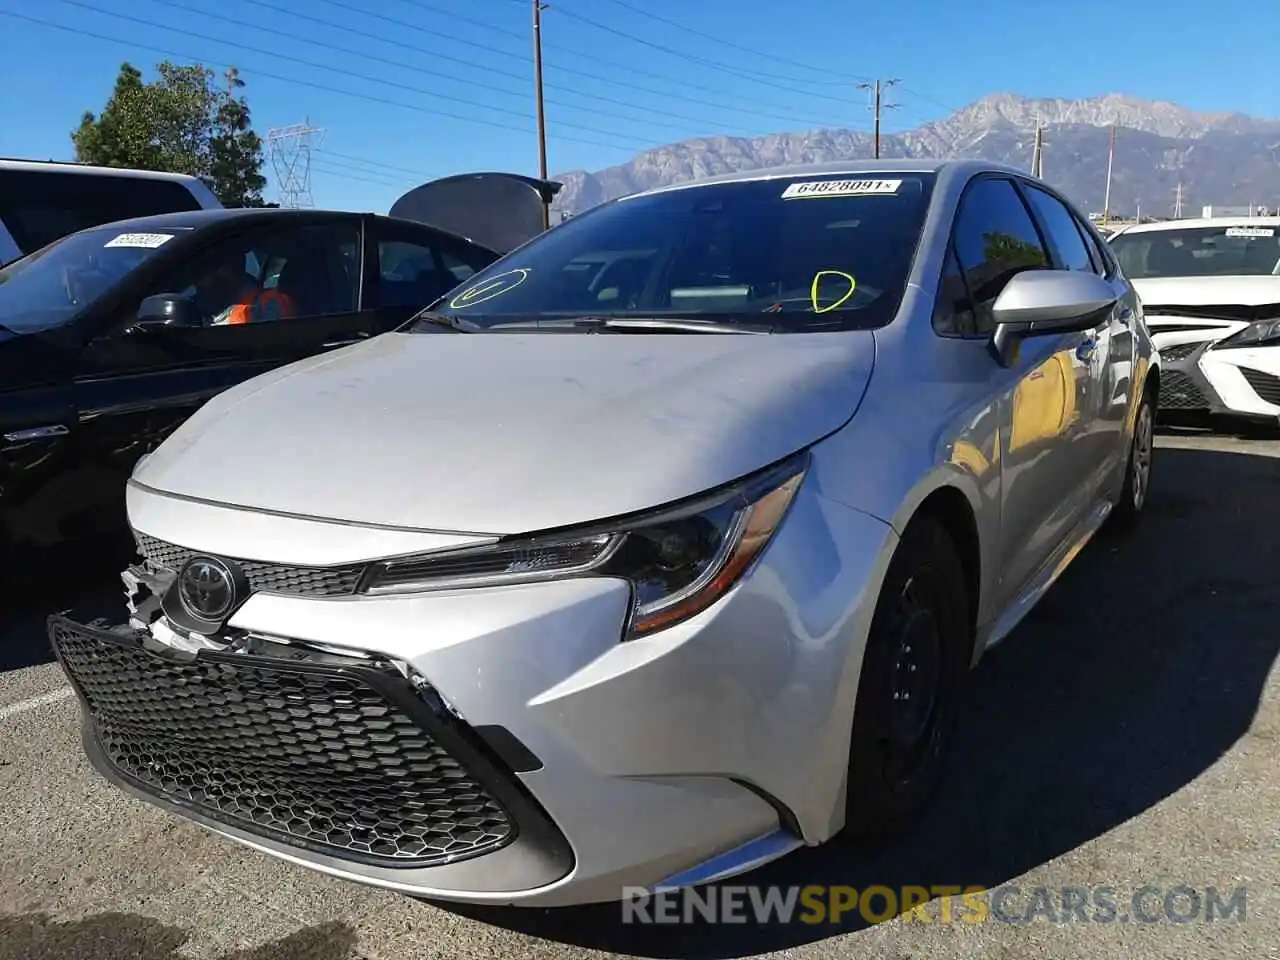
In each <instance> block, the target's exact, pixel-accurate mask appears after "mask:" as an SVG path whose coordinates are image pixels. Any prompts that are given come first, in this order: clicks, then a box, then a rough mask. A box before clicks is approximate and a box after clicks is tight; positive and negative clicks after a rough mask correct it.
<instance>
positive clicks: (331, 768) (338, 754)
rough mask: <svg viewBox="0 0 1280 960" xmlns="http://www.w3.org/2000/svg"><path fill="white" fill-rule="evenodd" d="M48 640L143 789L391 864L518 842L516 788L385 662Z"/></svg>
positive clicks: (113, 639)
mask: <svg viewBox="0 0 1280 960" xmlns="http://www.w3.org/2000/svg"><path fill="white" fill-rule="evenodd" d="M49 635H50V639H51V640H52V642H53V646H54V649H55V651H56V652H57V654H58V658H59V659H60V660H61V662H62V665H63V667H64V669H65V670H66V671H67V674H68V676H69V677H70V678H71V680H72V682H73V684H74V685H75V687H76V689H77V692H78V693H79V694H80V696H81V698H82V700H83V702H84V706H85V711H86V717H87V720H88V734H89V736H91V737H92V738H93V740H94V742H95V745H96V746H97V748H98V750H99V752H100V755H101V757H102V758H103V759H105V762H106V763H107V764H109V765H110V767H111V768H112V770H113V771H114V772H116V773H118V774H119V775H120V776H121V777H122V778H123V779H125V780H126V781H128V782H130V783H132V784H133V785H134V786H135V787H137V788H138V789H140V790H142V791H143V792H144V793H147V794H150V795H153V796H156V797H158V798H160V799H162V800H168V801H170V802H172V803H176V804H179V805H181V806H186V807H193V808H195V810H197V811H198V812H200V813H202V814H204V815H206V816H208V817H210V818H212V819H215V820H219V821H222V822H224V823H226V824H228V825H231V826H235V827H238V828H240V829H243V830H245V831H247V832H250V833H256V834H259V835H265V836H268V837H272V838H274V839H276V840H279V841H281V842H284V843H290V844H293V845H294V846H299V847H303V848H305V849H312V850H317V851H319V852H322V853H328V854H330V855H333V856H339V857H343V858H346V859H353V860H359V861H362V862H367V863H374V864H383V865H388V866H406V867H408V866H412V867H423V866H432V865H437V864H443V863H450V862H453V861H456V860H459V859H462V858H469V857H474V856H478V855H480V854H484V853H489V852H492V851H494V850H497V849H499V848H501V847H503V846H505V845H506V844H507V843H509V842H510V841H511V840H513V839H514V838H515V835H516V824H515V822H514V820H513V818H512V817H511V815H510V814H509V813H508V806H507V804H505V803H504V802H502V801H501V800H500V799H499V798H498V797H497V796H495V793H497V794H499V795H502V794H503V792H504V791H506V792H507V793H509V792H510V791H511V790H513V789H514V788H513V787H512V785H511V784H510V783H509V782H506V783H504V782H503V780H504V778H503V775H502V773H501V772H500V771H498V770H496V768H494V767H493V766H492V765H490V764H489V763H488V761H487V760H484V759H483V758H481V757H480V756H479V755H478V754H477V752H476V750H475V748H474V745H473V744H472V743H471V742H470V741H469V739H468V736H467V731H466V728H464V727H460V725H458V724H454V723H451V722H446V721H445V720H443V719H441V718H439V717H437V716H436V715H435V714H434V713H433V712H432V711H431V710H430V708H429V707H427V705H426V704H425V703H423V701H422V700H421V699H420V698H419V697H418V696H417V695H416V694H415V693H414V692H413V690H412V688H411V687H410V686H409V684H408V681H406V680H405V679H404V678H403V676H401V675H400V674H399V673H398V672H396V671H395V670H394V668H392V667H390V666H389V665H385V664H383V665H379V664H377V663H376V662H367V661H358V660H354V659H351V658H347V657H334V656H330V655H327V654H313V653H310V652H308V651H306V650H303V649H301V648H294V647H286V648H283V649H285V650H288V651H290V654H289V656H290V657H292V658H293V659H281V658H279V657H276V656H270V657H265V656H259V655H250V654H242V653H234V652H209V651H204V652H201V653H200V654H199V656H198V657H186V658H185V659H183V660H179V659H176V658H174V657H173V656H170V655H161V654H159V653H153V652H151V651H149V650H147V649H145V648H144V647H143V645H142V642H141V640H140V639H139V637H138V635H136V634H131V633H130V634H116V633H112V632H107V631H102V630H96V629H93V628H87V627H82V626H80V625H79V624H74V623H72V622H71V621H68V620H65V619H63V618H60V617H55V618H52V619H51V620H50V625H49ZM464 757H466V758H470V759H469V761H468V762H467V763H464V761H463V759H461V758H464ZM471 761H474V763H473V762H471ZM476 767H478V768H480V769H483V770H485V771H486V772H487V774H488V775H487V776H485V777H484V778H483V779H484V780H485V781H486V782H482V777H481V776H480V775H478V774H477V772H476V770H475V768H476ZM491 788H492V789H491Z"/></svg>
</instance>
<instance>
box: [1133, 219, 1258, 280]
mask: <svg viewBox="0 0 1280 960" xmlns="http://www.w3.org/2000/svg"><path fill="white" fill-rule="evenodd" d="M1278 235H1280V228H1277V227H1276V226H1275V225H1273V224H1268V225H1266V226H1240V225H1236V226H1220V227H1184V228H1180V229H1171V230H1142V231H1137V232H1135V233H1122V234H1120V235H1119V236H1118V237H1115V238H1114V239H1113V240H1112V241H1111V249H1112V250H1114V251H1115V254H1116V259H1118V260H1119V261H1120V267H1121V269H1122V270H1124V273H1125V276H1127V277H1128V278H1129V279H1130V280H1143V279H1150V278H1155V277H1222V276H1274V275H1280V236H1278Z"/></svg>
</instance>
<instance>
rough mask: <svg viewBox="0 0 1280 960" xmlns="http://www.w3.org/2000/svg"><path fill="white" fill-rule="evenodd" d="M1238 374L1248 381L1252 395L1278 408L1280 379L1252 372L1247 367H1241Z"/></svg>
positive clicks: (1279, 402)
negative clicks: (1254, 394) (1251, 388)
mask: <svg viewBox="0 0 1280 960" xmlns="http://www.w3.org/2000/svg"><path fill="white" fill-rule="evenodd" d="M1240 372H1241V373H1242V374H1244V378H1245V379H1246V380H1248V381H1249V386H1251V387H1253V392H1254V393H1256V394H1257V395H1258V396H1259V397H1261V398H1262V399H1263V400H1264V401H1266V402H1267V403H1274V404H1276V406H1280V377H1275V376H1272V375H1271V374H1269V373H1263V372H1262V371H1261V370H1252V369H1250V368H1249V367H1241V368H1240Z"/></svg>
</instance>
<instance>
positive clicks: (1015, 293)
mask: <svg viewBox="0 0 1280 960" xmlns="http://www.w3.org/2000/svg"><path fill="white" fill-rule="evenodd" d="M1117 299H1118V298H1117V296H1116V294H1115V291H1114V290H1112V289H1111V284H1109V283H1108V282H1107V281H1106V280H1104V279H1102V277H1100V276H1098V275H1097V274H1096V273H1086V272H1084V271H1080V270H1024V271H1023V272H1022V273H1017V274H1014V276H1013V277H1012V278H1011V279H1010V280H1009V282H1008V283H1007V284H1006V285H1005V288H1004V289H1003V290H1002V291H1000V295H999V296H998V297H996V302H995V304H994V305H993V306H992V308H991V313H992V317H993V319H994V320H995V322H996V329H995V333H994V334H993V335H992V338H991V344H992V347H993V348H994V350H995V353H996V356H997V358H998V359H999V360H1000V362H1001V363H1002V364H1004V365H1005V366H1008V365H1009V364H1010V363H1012V358H1013V356H1014V355H1015V353H1016V348H1017V344H1018V342H1019V341H1021V340H1025V339H1026V338H1028V337H1041V336H1047V335H1050V334H1055V333H1072V332H1075V331H1079V330H1088V329H1089V328H1090V327H1095V326H1097V325H1098V323H1099V322H1101V320H1102V316H1103V314H1105V313H1106V311H1108V310H1110V309H1111V308H1112V307H1113V306H1115V303H1116V300H1117Z"/></svg>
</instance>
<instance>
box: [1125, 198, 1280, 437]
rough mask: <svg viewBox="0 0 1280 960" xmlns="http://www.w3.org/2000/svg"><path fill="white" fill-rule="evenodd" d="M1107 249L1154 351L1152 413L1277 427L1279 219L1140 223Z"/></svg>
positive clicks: (1279, 383) (1279, 394)
mask: <svg viewBox="0 0 1280 960" xmlns="http://www.w3.org/2000/svg"><path fill="white" fill-rule="evenodd" d="M1109 242H1110V244H1111V248H1112V250H1113V251H1114V252H1115V255H1116V258H1117V259H1118V260H1119V261H1120V265H1121V267H1122V269H1123V270H1124V272H1125V275H1126V276H1128V277H1129V279H1131V280H1132V281H1133V285H1134V286H1135V287H1136V288H1137V290H1138V295H1139V296H1140V297H1141V298H1142V303H1143V308H1144V312H1145V315H1146V321H1147V326H1148V327H1149V328H1150V330H1151V333H1152V336H1153V338H1154V340H1155V344H1156V347H1157V349H1158V350H1159V351H1160V357H1161V360H1162V364H1161V371H1162V374H1161V383H1160V409H1161V412H1162V413H1163V414H1166V415H1167V414H1174V415H1175V416H1176V415H1178V414H1182V415H1184V416H1185V415H1187V414H1191V415H1197V416H1199V417H1209V416H1212V415H1219V416H1229V417H1231V418H1233V419H1241V420H1248V421H1254V422H1260V423H1265V424H1269V425H1277V424H1280V217H1220V218H1218V217H1215V218H1214V219H1212V220H1176V221H1171V222H1168V223H1147V224H1142V225H1140V226H1131V227H1125V228H1122V229H1121V230H1120V231H1119V232H1118V233H1116V234H1115V235H1113V236H1112V237H1111V238H1110V240H1109Z"/></svg>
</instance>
